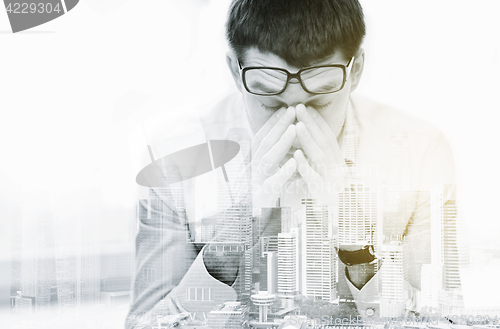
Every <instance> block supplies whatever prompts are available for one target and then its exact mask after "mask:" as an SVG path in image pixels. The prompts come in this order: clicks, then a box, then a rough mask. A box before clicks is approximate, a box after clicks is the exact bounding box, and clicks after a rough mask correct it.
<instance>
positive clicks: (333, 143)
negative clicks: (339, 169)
mask: <svg viewBox="0 0 500 329" xmlns="http://www.w3.org/2000/svg"><path fill="white" fill-rule="evenodd" d="M307 112H309V115H310V116H311V117H312V118H313V120H314V121H315V122H316V124H317V125H318V127H319V128H320V129H321V131H322V132H323V134H325V137H326V138H327V139H328V140H329V141H330V148H331V149H332V152H333V155H334V157H335V161H336V162H337V163H342V164H343V163H345V161H344V156H343V155H342V151H341V150H340V147H339V143H338V142H337V136H336V135H335V133H334V131H333V130H332V128H331V127H330V125H329V124H328V123H327V122H326V121H325V119H324V118H323V116H322V115H321V114H319V113H318V111H316V110H315V109H314V108H313V107H311V106H308V107H307Z"/></svg>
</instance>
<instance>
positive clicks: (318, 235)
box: [302, 199, 337, 301]
mask: <svg viewBox="0 0 500 329" xmlns="http://www.w3.org/2000/svg"><path fill="white" fill-rule="evenodd" d="M302 210H303V216H304V218H303V222H305V229H304V230H303V248H304V249H305V252H303V257H304V261H303V264H302V266H303V271H302V272H303V284H302V289H303V292H304V293H305V295H306V296H308V297H311V298H314V299H320V300H325V301H333V300H335V299H337V296H335V295H336V282H337V280H336V273H335V272H334V269H335V268H336V266H335V262H336V257H334V252H333V239H332V237H331V232H330V231H329V228H330V225H329V221H328V207H327V206H326V205H320V204H317V203H316V202H315V200H312V199H302Z"/></svg>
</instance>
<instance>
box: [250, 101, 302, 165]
mask: <svg viewBox="0 0 500 329" xmlns="http://www.w3.org/2000/svg"><path fill="white" fill-rule="evenodd" d="M278 111H281V109H280V110H278ZM276 116H277V121H276V122H274V120H275V119H273V118H272V117H271V118H272V119H273V120H272V121H271V123H269V124H268V122H269V120H268V122H266V123H265V124H264V126H267V127H266V128H265V129H264V131H263V132H262V134H261V133H260V130H259V132H258V133H257V135H256V137H254V142H253V143H252V150H253V155H254V156H253V158H254V159H257V160H259V159H260V158H261V157H262V156H264V154H266V153H267V152H268V151H269V150H270V149H271V147H273V145H274V144H276V143H277V142H278V140H279V139H280V138H281V136H282V135H283V134H284V132H285V131H286V130H287V128H288V126H290V125H291V124H293V122H294V121H295V108H293V107H289V108H287V109H286V110H283V111H282V112H281V114H277V115H276ZM273 122H274V123H273ZM269 127H270V128H269ZM263 128H264V127H263ZM263 128H261V130H262V129H263ZM268 129H269V131H267V130H268ZM266 131H267V133H266ZM264 133H265V135H264Z"/></svg>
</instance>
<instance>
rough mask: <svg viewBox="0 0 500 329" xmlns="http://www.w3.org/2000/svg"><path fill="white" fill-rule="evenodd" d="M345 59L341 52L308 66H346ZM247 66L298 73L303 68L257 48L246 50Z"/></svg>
mask: <svg viewBox="0 0 500 329" xmlns="http://www.w3.org/2000/svg"><path fill="white" fill-rule="evenodd" d="M345 61H346V60H345V58H344V55H343V53H342V52H341V51H336V52H335V53H333V54H332V55H330V56H327V57H325V58H323V59H319V60H316V61H312V62H310V63H309V65H307V66H318V65H326V64H345ZM244 65H245V66H272V67H281V68H285V69H287V70H289V71H298V70H300V69H301V68H303V67H297V66H293V65H290V64H288V63H287V62H286V60H284V59H283V58H281V57H279V56H277V55H275V54H273V53H271V52H261V51H260V50H259V49H257V48H256V47H251V48H248V49H247V50H245V63H244Z"/></svg>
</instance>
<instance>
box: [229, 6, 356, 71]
mask: <svg viewBox="0 0 500 329" xmlns="http://www.w3.org/2000/svg"><path fill="white" fill-rule="evenodd" d="M226 36H227V39H228V41H229V45H230V47H231V48H232V49H233V50H234V51H235V53H236V56H238V59H239V60H241V61H243V62H244V53H245V51H246V50H247V49H248V48H250V47H256V48H257V49H258V50H259V51H261V52H264V53H267V52H270V53H273V54H275V55H277V56H279V57H281V58H283V59H284V60H285V61H286V62H287V63H288V64H289V65H293V66H298V67H304V66H308V65H310V64H311V63H312V62H315V61H318V60H322V59H324V58H326V57H328V56H331V55H332V54H334V53H335V52H337V51H341V52H342V53H343V55H344V57H345V58H346V60H347V59H350V58H351V57H353V56H354V55H355V54H356V52H357V51H358V49H359V47H360V46H361V43H362V41H363V38H364V36H365V22H364V16H363V9H362V8H361V5H360V4H359V2H358V0H233V1H232V3H231V6H230V8H229V13H228V20H227V23H226Z"/></svg>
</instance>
